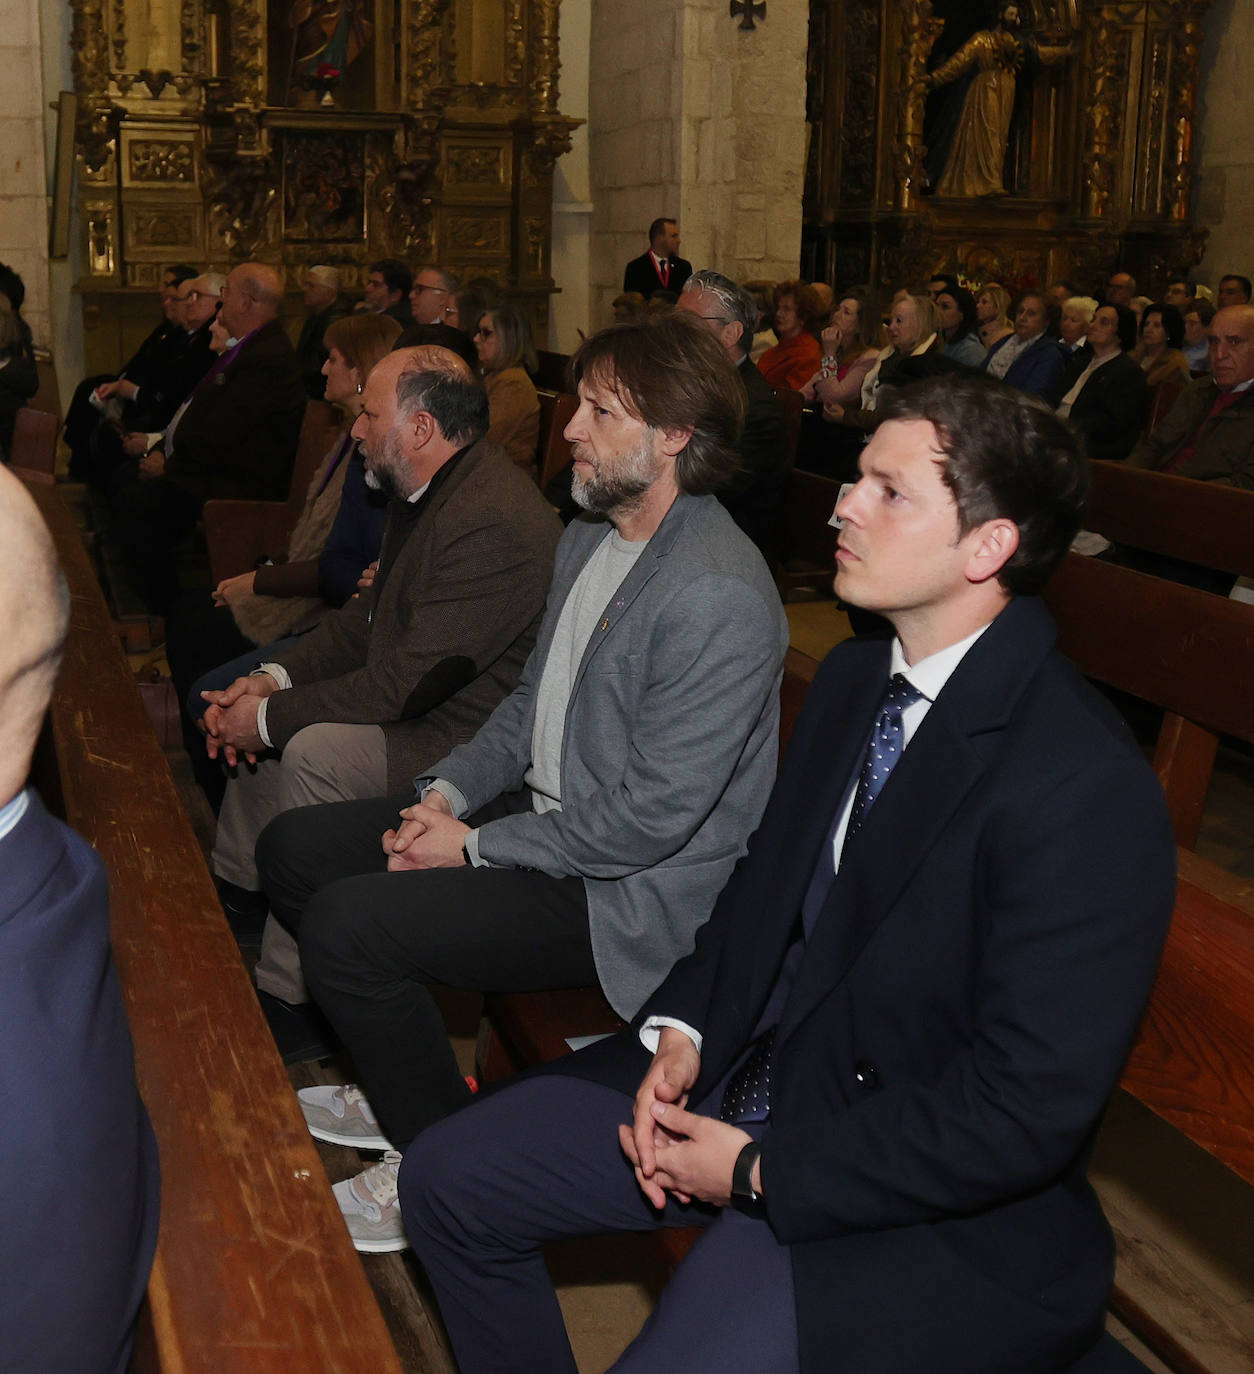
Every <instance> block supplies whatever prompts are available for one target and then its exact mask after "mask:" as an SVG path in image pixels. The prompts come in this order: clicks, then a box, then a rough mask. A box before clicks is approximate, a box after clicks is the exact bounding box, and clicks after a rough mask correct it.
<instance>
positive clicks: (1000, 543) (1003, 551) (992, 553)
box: [966, 516, 1019, 582]
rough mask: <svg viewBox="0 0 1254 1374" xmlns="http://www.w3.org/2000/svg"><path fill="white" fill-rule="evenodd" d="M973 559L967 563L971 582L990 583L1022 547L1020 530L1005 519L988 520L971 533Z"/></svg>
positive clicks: (1012, 522) (1002, 517)
mask: <svg viewBox="0 0 1254 1374" xmlns="http://www.w3.org/2000/svg"><path fill="white" fill-rule="evenodd" d="M968 538H970V539H971V540H972V545H971V553H970V557H969V558H968V560H967V566H966V575H967V581H968V582H987V581H988V580H989V579H990V578H994V577H996V576H997V575H998V573H1000V572H1001V570H1002V568H1004V567H1005V566H1006V563H1007V562H1008V561H1009V560H1010V559H1011V558H1012V557H1013V555H1014V552H1015V550H1016V549H1017V548H1018V547H1019V526H1018V525H1016V524H1015V522H1014V521H1013V520H1009V519H1007V518H1006V517H1005V516H998V517H997V518H996V519H993V520H986V521H985V522H984V524H982V525H980V526H979V527H978V528H977V529H974V530H972V531H971V534H970V535H969V536H968Z"/></svg>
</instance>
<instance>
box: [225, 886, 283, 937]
mask: <svg viewBox="0 0 1254 1374" xmlns="http://www.w3.org/2000/svg"><path fill="white" fill-rule="evenodd" d="M213 882H214V886H215V887H216V888H217V889H218V901H220V902H221V903H222V910H223V911H225V912H226V919H227V921H228V922H229V923H230V927H231V932H232V934H233V935H234V936H235V939H236V940H237V941H238V943H239V944H241V945H259V944H260V943H261V932H262V930H263V929H264V928H265V924H266V915H267V914H268V912H269V910H270V903H269V900H268V899H267V897H266V894H265V893H264V892H250V891H249V890H248V889H247V888H246V887H237V886H236V885H235V883H228V882H227V880H226V879H225V878H214V880H213Z"/></svg>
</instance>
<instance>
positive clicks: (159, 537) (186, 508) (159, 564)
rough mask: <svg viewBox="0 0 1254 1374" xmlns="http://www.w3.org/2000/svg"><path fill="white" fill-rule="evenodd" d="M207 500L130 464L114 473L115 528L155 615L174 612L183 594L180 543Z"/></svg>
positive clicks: (133, 580) (136, 582)
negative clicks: (179, 559) (180, 571)
mask: <svg viewBox="0 0 1254 1374" xmlns="http://www.w3.org/2000/svg"><path fill="white" fill-rule="evenodd" d="M201 504H202V502H201V500H200V498H199V497H198V496H194V495H193V494H192V493H191V492H190V491H187V490H186V489H185V488H183V487H181V486H179V485H178V484H177V483H176V482H170V481H167V480H166V479H165V478H164V477H149V478H144V477H140V476H139V472H138V464H131V463H128V464H126V465H124V466H123V467H121V468H119V469H118V470H117V472H116V473H115V474H114V480H113V485H112V491H111V496H110V516H111V528H112V531H113V536H114V538H115V539H116V540H117V541H118V545H119V546H120V548H121V552H122V560H123V562H124V563H125V565H126V571H127V574H128V576H129V577H130V579H131V583H132V585H133V586H134V588H135V590H136V592H137V593H138V594H139V597H140V599H141V600H142V601H143V603H144V606H145V608H146V609H147V610H148V612H149V613H150V614H151V615H169V613H170V610H171V608H172V607H173V606H174V603H175V602H176V601H177V600H178V598H179V578H178V562H177V554H178V547H179V545H180V544H181V543H182V542H183V540H184V539H185V538H186V537H187V534H188V532H189V531H190V530H191V529H192V528H193V526H194V525H195V524H196V521H197V519H198V518H199V516H200V508H201Z"/></svg>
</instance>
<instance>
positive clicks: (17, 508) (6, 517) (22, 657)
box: [0, 464, 69, 806]
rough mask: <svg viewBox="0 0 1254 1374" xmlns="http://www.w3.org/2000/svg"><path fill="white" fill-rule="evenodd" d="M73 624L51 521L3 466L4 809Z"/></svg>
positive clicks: (0, 698) (0, 665) (25, 767)
mask: <svg viewBox="0 0 1254 1374" xmlns="http://www.w3.org/2000/svg"><path fill="white" fill-rule="evenodd" d="M68 624H69V595H68V593H67V592H66V588H65V579H64V578H63V577H62V576H61V569H60V566H59V565H58V563H57V557H56V553H55V552H54V550H53V547H52V540H51V538H50V537H49V535H48V529H47V526H46V525H45V524H44V522H43V519H42V517H41V516H40V514H39V511H38V510H37V509H36V508H35V503H34V501H32V500H31V498H30V495H29V493H28V492H27V491H26V488H25V487H24V486H23V485H22V484H21V482H19V481H18V479H17V478H16V477H14V476H13V474H12V473H11V472H10V471H9V470H8V469H7V468H6V467H4V466H3V465H2V464H0V625H3V626H4V627H5V630H4V634H3V635H0V806H2V805H4V804H5V803H6V802H9V801H11V800H12V799H13V798H14V797H15V796H16V795H17V793H18V792H19V791H21V789H22V787H23V786H24V785H25V782H26V775H27V773H28V772H29V771H30V759H31V754H32V752H33V751H34V748H35V740H36V738H37V737H38V735H39V727H40V724H41V722H42V720H43V714H44V711H45V709H46V708H47V705H48V699H49V697H51V695H52V684H53V682H54V680H55V678H56V675H57V668H58V666H59V665H60V662H61V650H62V647H63V645H64V644H65V634H66V629H67V627H68Z"/></svg>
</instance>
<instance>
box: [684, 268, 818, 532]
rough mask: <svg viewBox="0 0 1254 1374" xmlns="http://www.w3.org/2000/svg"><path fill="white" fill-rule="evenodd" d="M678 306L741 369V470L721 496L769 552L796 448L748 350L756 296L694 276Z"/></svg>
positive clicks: (707, 274)
mask: <svg viewBox="0 0 1254 1374" xmlns="http://www.w3.org/2000/svg"><path fill="white" fill-rule="evenodd" d="M675 308H676V309H677V310H686V311H688V312H689V313H690V314H692V315H695V316H696V317H697V318H698V319H699V320H701V321H702V322H703V324H704V325H705V327H706V329H708V330H709V331H710V333H711V334H713V335H714V337H715V338H716V339H717V340H718V341H719V343H720V344H721V345H722V347H723V351H724V353H726V354H727V356H728V357H729V358H730V359H731V361H732V362H733V363H734V364H735V366H736V372H737V375H738V376H739V377H740V381H741V384H742V385H743V387H744V389H745V402H746V406H745V423H744V429H743V430H742V431H741V434H740V443H739V452H740V471H739V472H737V473H736V474H735V475H734V476H733V477H732V478H731V480H730V481H729V482H728V484H727V486H726V487H724V488H723V490H722V491H721V492H719V493H718V498H719V500H720V501H721V502H722V503H723V505H724V506H726V507H727V510H728V512H729V513H730V515H731V517H732V519H733V520H734V521H735V522H736V524H738V525H739V526H740V528H741V529H742V530H744V532H745V533H746V534H747V535H748V536H749V538H750V539H752V540H753V542H754V543H755V544H756V545H757V546H758V547H759V548H765V547H766V546H767V544H768V542H769V539H770V536H771V533H772V530H773V528H774V525H775V522H776V520H777V518H778V515H779V508H780V505H781V503H782V501H783V495H784V484H785V482H786V481H787V480H788V474H789V472H791V471H792V460H793V454H792V446H791V445H790V444H789V442H788V434H787V430H786V429H785V426H784V413H783V411H782V410H781V409H780V407H779V402H778V401H777V400H776V399H775V393H774V391H773V390H772V389H771V384H770V383H769V382H768V381H767V380H766V378H765V377H763V375H762V374H761V373H760V372H759V371H758V369H757V366H756V365H755V364H754V362H753V359H752V358H750V357H749V349H750V347H751V346H752V344H753V330H754V326H755V325H756V323H757V318H758V307H757V304H756V302H755V301H754V299H753V297H752V296H750V295H749V293H748V292H747V291H744V290H742V289H741V288H740V287H739V286H737V285H736V283H735V282H734V281H732V280H731V278H730V277H725V276H723V274H722V273H721V272H713V271H709V270H705V271H702V272H694V273H693V274H692V276H690V277H689V278H688V280H687V281H686V282H685V283H684V289H683V291H682V292H681V293H680V297H679V300H678V302H677V303H676V306H675Z"/></svg>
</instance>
